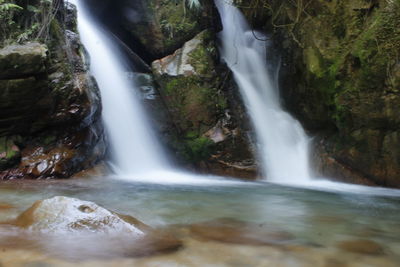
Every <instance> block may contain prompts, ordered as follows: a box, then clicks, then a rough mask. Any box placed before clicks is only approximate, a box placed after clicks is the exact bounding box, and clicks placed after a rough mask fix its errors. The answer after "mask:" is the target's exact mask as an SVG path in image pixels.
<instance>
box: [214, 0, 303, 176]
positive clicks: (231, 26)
mask: <svg viewBox="0 0 400 267" xmlns="http://www.w3.org/2000/svg"><path fill="white" fill-rule="evenodd" d="M215 3H216V5H217V8H218V11H219V13H220V15H221V20H222V25H223V31H222V32H221V33H220V35H219V37H220V39H221V41H222V48H221V52H222V58H223V59H224V60H225V62H226V63H227V64H228V66H229V68H230V69H231V70H232V72H233V74H234V77H235V80H236V82H237V84H238V86H239V88H240V92H241V94H242V97H243V99H244V103H245V105H246V108H247V110H248V112H249V115H250V117H251V120H252V123H253V125H254V128H255V131H256V137H257V142H258V149H259V154H260V158H261V160H262V164H263V169H264V172H265V175H266V176H267V179H268V180H270V181H273V182H280V183H304V182H307V181H309V180H310V167H309V138H308V137H307V135H306V134H305V132H304V130H303V128H302V126H301V125H300V123H299V122H298V121H296V120H295V119H294V118H293V117H291V116H290V115H289V114H288V113H286V112H285V111H283V110H282V107H281V105H280V102H279V96H278V92H277V88H275V86H274V84H273V82H272V80H271V77H270V76H269V74H268V70H267V64H266V59H267V58H266V43H265V42H264V41H262V40H259V39H264V38H265V37H263V36H262V35H261V34H260V33H257V36H262V37H260V38H256V37H255V35H254V32H253V31H252V30H251V28H250V27H249V25H248V23H247V21H246V19H245V18H244V16H243V15H242V14H241V13H240V11H239V10H238V9H237V8H236V7H234V6H233V5H232V4H231V3H230V1H229V0H215Z"/></svg>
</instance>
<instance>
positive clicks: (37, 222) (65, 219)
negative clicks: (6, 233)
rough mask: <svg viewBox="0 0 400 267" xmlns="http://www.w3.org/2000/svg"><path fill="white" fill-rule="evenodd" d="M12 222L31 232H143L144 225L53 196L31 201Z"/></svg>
mask: <svg viewBox="0 0 400 267" xmlns="http://www.w3.org/2000/svg"><path fill="white" fill-rule="evenodd" d="M14 224H15V225H16V226H18V227H21V228H25V229H29V230H31V231H42V232H48V233H60V234H62V233H68V232H77V231H78V232H79V231H91V232H98V233H114V232H117V233H123V234H129V235H133V236H142V235H144V232H143V231H144V230H141V229H144V228H145V227H146V226H144V225H142V224H141V223H140V222H138V221H137V222H136V224H137V225H133V224H130V223H127V222H126V221H124V220H123V219H122V218H120V217H119V216H118V215H116V214H114V213H112V212H110V211H108V210H106V209H104V208H102V207H100V206H98V205H96V204H95V203H93V202H89V201H82V200H79V199H75V198H68V197H62V196H57V197H53V198H49V199H45V200H39V201H37V202H35V203H34V204H33V205H32V206H31V207H30V208H29V209H27V210H26V211H24V212H23V213H22V214H21V215H19V216H18V217H17V219H16V220H15V222H14Z"/></svg>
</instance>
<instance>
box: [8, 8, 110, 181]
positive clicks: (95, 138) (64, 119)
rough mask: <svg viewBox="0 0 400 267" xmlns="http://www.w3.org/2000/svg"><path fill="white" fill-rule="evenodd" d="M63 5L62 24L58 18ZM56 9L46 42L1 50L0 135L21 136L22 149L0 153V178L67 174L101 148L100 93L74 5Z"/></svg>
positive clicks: (91, 159) (100, 154)
mask: <svg viewBox="0 0 400 267" xmlns="http://www.w3.org/2000/svg"><path fill="white" fill-rule="evenodd" d="M31 5H33V6H34V5H39V3H38V2H37V3H36V2H33V3H31ZM64 8H66V10H64ZM64 11H65V12H66V13H65V14H67V15H66V16H67V18H66V20H67V21H66V24H64V21H58V19H61V18H64V13H63V12H64ZM58 12H60V13H59V14H58V13H57V14H55V19H52V20H51V23H50V22H49V23H50V24H51V25H50V28H49V32H48V36H47V37H46V38H45V43H43V44H42V43H37V42H35V43H27V44H25V45H12V46H7V47H5V48H3V49H1V50H0V95H1V98H0V138H2V137H4V138H6V139H7V140H12V139H13V137H14V136H21V138H20V140H19V141H18V146H19V147H20V148H21V154H22V157H20V156H16V157H15V158H13V159H12V160H10V159H6V158H5V156H4V157H1V159H0V165H1V166H0V178H1V179H14V178H48V177H57V178H67V177H69V176H71V175H72V174H74V173H76V172H79V171H81V170H82V169H85V168H90V167H91V166H93V165H94V164H96V163H97V162H98V161H99V159H101V158H102V157H103V155H104V153H105V144H104V139H103V127H102V124H101V121H100V113H101V101H100V95H99V92H98V88H97V85H96V83H95V81H94V80H93V78H92V77H91V76H90V75H89V73H88V72H87V64H86V63H84V61H85V60H84V59H83V56H82V55H83V54H84V53H82V46H81V44H80V41H79V36H78V35H77V33H75V32H73V30H76V29H75V26H74V25H75V21H74V20H76V18H74V16H76V10H75V9H74V8H73V7H71V6H70V5H67V7H62V6H60V7H59V9H58ZM29 14H30V13H29ZM32 16H33V14H32ZM21 21H24V20H23V19H21ZM15 23H19V21H18V22H17V21H16V22H15ZM25 26H26V25H24V27H25ZM0 150H1V151H0V153H3V151H4V149H3V148H2V147H0ZM3 154H4V153H3ZM3 154H2V155H3ZM4 155H7V153H6V154H4ZM5 161H7V163H6V165H4V162H5Z"/></svg>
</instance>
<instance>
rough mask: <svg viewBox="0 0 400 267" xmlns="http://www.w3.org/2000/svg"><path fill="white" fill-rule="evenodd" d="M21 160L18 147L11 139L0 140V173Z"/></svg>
mask: <svg viewBox="0 0 400 267" xmlns="http://www.w3.org/2000/svg"><path fill="white" fill-rule="evenodd" d="M20 158H21V153H20V150H19V148H18V146H17V145H16V144H15V143H14V141H13V138H9V137H1V138H0V171H3V170H5V169H7V168H10V167H12V166H14V165H15V164H17V163H18V162H19V160H20Z"/></svg>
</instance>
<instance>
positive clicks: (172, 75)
mask: <svg viewBox="0 0 400 267" xmlns="http://www.w3.org/2000/svg"><path fill="white" fill-rule="evenodd" d="M152 68H153V73H154V75H155V79H156V81H157V82H158V83H159V85H160V93H161V96H162V97H163V99H164V102H165V103H166V105H167V108H168V110H169V112H170V113H171V116H172V119H173V121H174V123H175V125H176V126H177V127H178V129H179V131H180V134H179V137H178V139H179V142H180V143H183V144H184V145H183V147H181V148H180V149H179V148H178V150H180V151H179V153H180V154H181V156H182V157H183V158H185V159H186V160H187V161H189V162H192V163H194V164H195V165H197V166H198V167H199V166H200V167H201V168H202V169H206V170H207V171H211V172H214V173H218V174H223V175H233V176H241V177H244V176H247V177H253V178H255V176H256V168H255V166H254V160H253V156H252V152H251V149H250V146H249V140H248V139H247V137H245V130H244V128H243V125H241V121H240V120H241V119H243V118H242V117H243V114H239V113H240V112H235V111H234V110H235V107H234V106H232V104H233V102H232V101H233V99H234V97H233V92H231V91H230V90H232V91H234V90H235V88H229V86H230V85H232V84H230V83H229V77H230V75H229V72H228V71H227V70H226V68H225V67H224V66H221V65H220V64H219V63H218V51H217V48H216V46H215V42H214V35H213V34H212V32H210V31H203V32H201V33H199V34H198V35H196V36H195V37H194V38H193V39H192V40H190V41H188V42H186V43H185V44H184V45H183V47H182V48H180V49H178V50H176V51H175V53H174V54H172V55H169V56H167V57H165V58H162V59H160V60H156V61H154V62H153V64H152ZM239 109H240V108H236V111H238V110H239ZM242 111H243V110H242ZM241 116H242V117H241ZM182 141H183V142H182ZM179 142H177V143H179ZM238 151H241V152H242V153H237V152H238ZM227 154H229V156H227ZM223 155H225V156H226V157H224V156H223ZM229 157H230V158H229ZM223 158H224V159H223ZM228 158H229V159H228ZM225 160H226V161H225ZM236 163H237V164H236ZM243 166H245V167H243ZM242 167H243V168H242ZM246 167H248V169H246ZM228 170H234V171H231V172H230V173H228ZM244 170H246V171H247V172H246V171H244ZM235 171H236V172H237V173H235Z"/></svg>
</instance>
